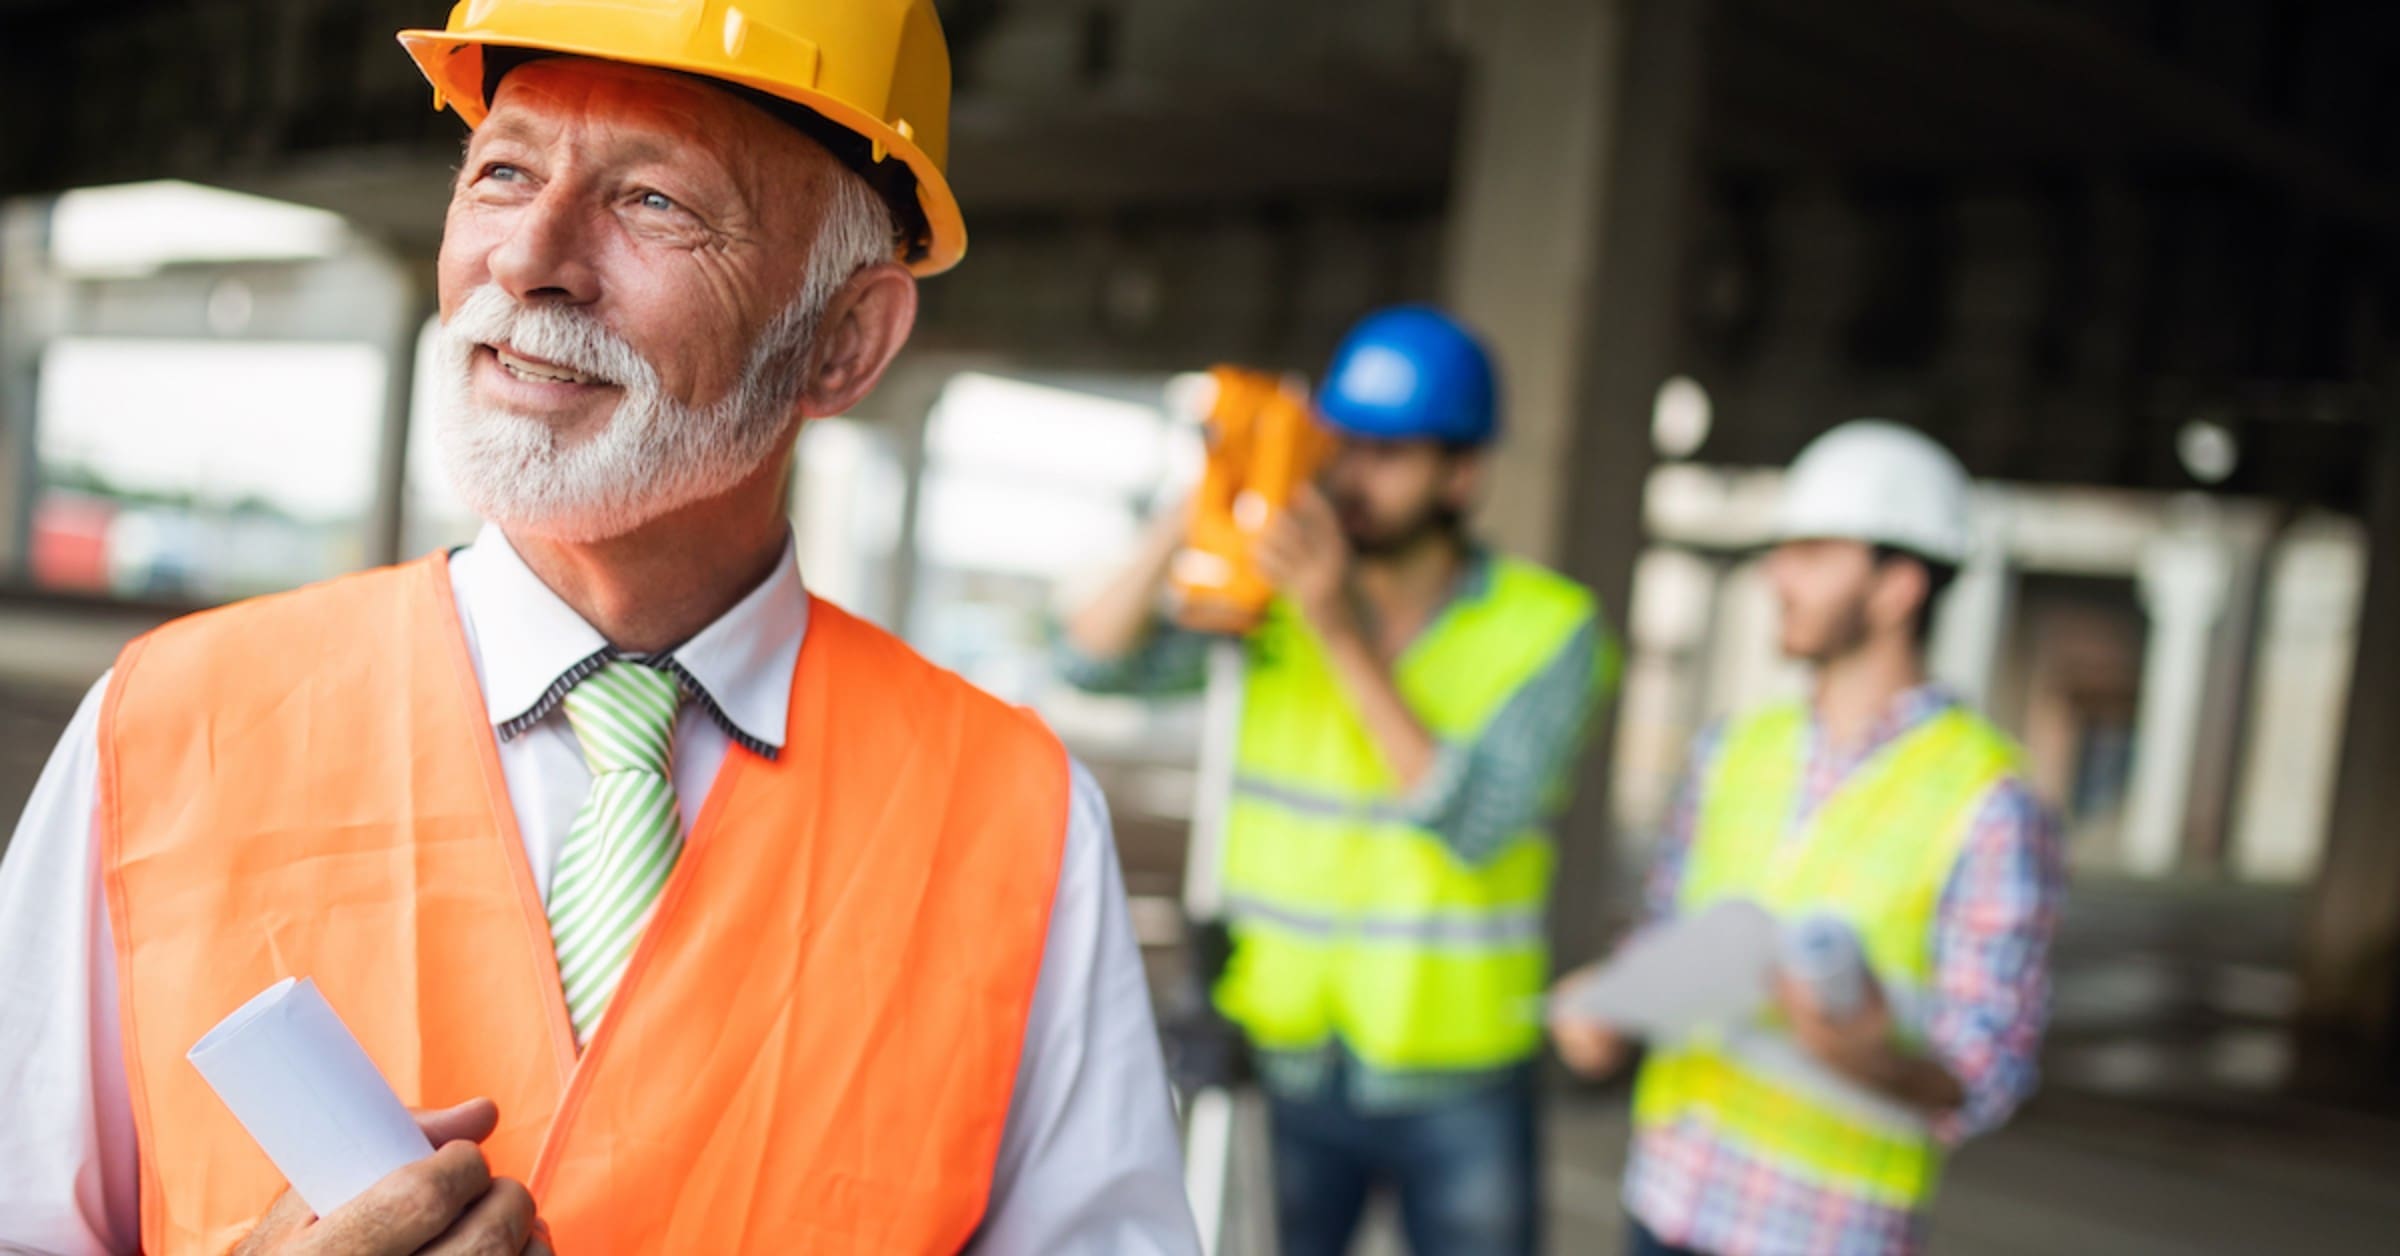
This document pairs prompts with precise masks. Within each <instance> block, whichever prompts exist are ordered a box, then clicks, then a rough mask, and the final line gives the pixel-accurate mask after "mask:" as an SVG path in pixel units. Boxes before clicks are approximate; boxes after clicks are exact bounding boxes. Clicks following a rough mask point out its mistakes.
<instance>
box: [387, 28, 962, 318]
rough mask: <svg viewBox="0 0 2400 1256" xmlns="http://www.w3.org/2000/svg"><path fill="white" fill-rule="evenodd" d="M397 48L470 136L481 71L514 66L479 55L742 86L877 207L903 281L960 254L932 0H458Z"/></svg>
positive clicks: (483, 78)
mask: <svg viewBox="0 0 2400 1256" xmlns="http://www.w3.org/2000/svg"><path fill="white" fill-rule="evenodd" d="M400 43H401V45H402V46H403V47H405V48H407V49H408V55H409V56H411V57H413V58H415V59H416V62H417V68H418V69H420V70H423V71H424V72H425V77H426V79H427V80H428V81H429V82H431V83H432V84H433V93H434V95H433V105H434V108H436V109H439V108H442V107H443V106H445V105H447V106H448V107H450V108H452V109H455V110H457V111H458V116H459V117H461V118H464V119H466V123H467V125H468V126H469V127H474V126H479V125H481V124H482V122H483V119H484V115H485V114H486V113H488V112H489V111H490V108H491V102H490V101H489V100H488V99H487V98H486V93H487V92H489V91H490V90H491V89H492V88H493V87H494V86H496V83H497V76H496V75H494V74H492V73H490V71H491V70H492V69H494V68H501V67H505V66H506V65H508V64H513V62H506V61H503V60H502V59H501V58H498V57H494V58H491V59H490V61H491V64H490V65H488V66H487V59H486V55H485V49H487V48H503V49H510V48H513V49H524V50H526V52H528V53H531V54H536V55H538V54H544V53H556V54H562V55H566V56H577V57H596V58H599V59H601V60H605V61H623V62H628V63H631V64H634V65H647V66H656V67H658V68H660V69H666V70H680V71H682V72H684V73H687V74H696V75H699V76H702V77H704V78H711V79H716V80H719V81H721V82H725V83H730V84H733V85H734V86H736V87H740V88H747V89H749V92H751V93H756V94H757V96H753V97H752V99H754V100H755V99H757V97H758V96H763V97H765V98H767V99H765V100H763V101H760V102H759V103H761V104H764V105H766V106H768V107H769V108H770V109H771V110H773V111H774V112H775V113H776V114H777V116H779V117H782V118H784V119H785V120H787V121H790V122H793V123H795V124H796V125H799V126H800V127H801V128H802V129H803V130H806V131H808V132H809V133H810V134H811V135H813V136H814V137H815V138H817V140H818V141H819V142H821V143H824V144H825V145H826V147H827V148H829V149H831V150H832V151H833V153H834V156H835V157H837V158H839V159H841V160H842V161H843V162H844V164H846V165H848V166H850V167H851V168H852V169H854V170H857V171H858V172H859V173H860V174H861V175H862V176H864V177H865V178H866V179H867V181H868V183H870V184H872V185H873V186H874V187H875V189H876V190H877V191H878V192H879V193H881V194H882V195H883V197H884V199H885V201H886V203H888V204H890V205H891V206H892V210H893V213H894V214H895V216H896V217H897V218H898V219H899V222H900V234H901V239H900V243H899V246H898V248H897V250H896V256H897V257H898V258H899V260H900V261H903V262H905V263H907V265H908V268H909V269H910V270H912V271H914V272H916V273H917V274H919V275H933V274H939V273H941V272H942V271H945V270H948V269H950V268H951V267H952V266H955V265H957V264H958V259H959V258H960V257H962V256H964V255H965V254H966V251H967V224H966V220H965V219H964V218H962V217H961V216H960V215H959V212H958V198H957V197H955V196H953V195H952V194H951V192H950V182H949V180H948V179H947V178H945V177H943V170H944V168H945V166H946V164H947V161H948V157H949V149H950V49H949V46H948V44H946V43H945V42H944V41H943V39H942V24H941V20H940V19H939V18H938V17H937V16H935V14H934V11H933V0H459V3H458V4H457V5H455V6H454V7H452V8H451V10H450V23H449V26H448V28H447V29H444V30H438V31H436V30H408V31H402V32H400ZM791 105H797V106H800V108H799V109H797V110H794V109H791V108H790V107H789V106H791ZM828 123H829V124H830V125H826V124H828Z"/></svg>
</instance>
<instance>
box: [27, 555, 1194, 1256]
mask: <svg viewBox="0 0 2400 1256" xmlns="http://www.w3.org/2000/svg"><path fill="white" fill-rule="evenodd" d="M450 571H451V575H450V579H451V586H452V588H453V590H454V591H455V592H456V593H457V596H458V607H459V618H460V619H461V621H462V622H463V625H464V627H465V629H466V636H467V643H468V647H469V649H468V653H469V654H470V656H471V657H472V658H473V659H474V661H475V671H476V676H477V679H479V680H480V681H481V682H482V686H483V693H484V697H485V701H486V704H487V707H488V712H487V713H488V714H489V716H490V717H491V720H492V723H493V725H494V726H495V728H499V727H500V726H502V725H508V724H510V722H511V721H513V720H517V719H518V718H519V717H521V716H524V715H526V714H527V713H528V712H532V711H536V710H539V709H541V708H542V705H543V703H544V699H545V698H546V697H548V696H549V695H550V691H551V686H552V684H553V682H555V681H556V680H557V679H558V678H559V677H560V676H561V675H562V674H563V673H565V672H567V671H568V670H569V669H570V668H572V667H573V666H574V665H575V664H577V663H579V662H582V661H583V660H585V659H587V658H589V657H590V656H591V655H593V654H594V653H596V652H599V651H602V650H605V649H606V648H607V642H606V641H605V640H603V639H602V638H601V636H600V634H599V633H598V632H596V631H594V630H593V628H592V627H591V625H589V624H587V623H585V622H584V621H583V619H582V618H581V617H580V616H578V615H577V614H576V613H575V612H574V611H573V610H572V609H571V608H569V607H568V606H567V605H566V603H564V602H562V601H560V600H559V598H558V597H557V595H556V594H554V593H552V592H551V591H550V589H549V588H548V587H547V586H545V585H544V584H543V583H542V582H541V581H540V580H539V579H538V578H536V577H535V576H534V574H533V572H532V571H531V570H529V569H528V568H527V567H526V566H525V564H524V562H523V560H521V559H520V558H519V557H518V556H517V554H516V552H515V550H513V549H512V548H510V546H509V544H508V542H507V540H506V538H504V537H502V536H501V535H500V533H499V531H498V530H497V529H493V528H487V529H485V530H484V533H483V535H482V536H480V537H479V538H477V540H476V542H475V544H474V545H473V546H471V547H469V548H467V549H465V550H462V551H460V552H459V553H458V554H457V555H456V556H455V557H454V558H453V560H452V562H451V568H450ZM808 606H809V599H808V594H807V593H806V591H805V590H804V589H803V588H802V586H801V582H800V572H799V568H798V567H797V565H796V564H795V563H794V561H793V559H792V553H791V548H790V545H789V543H788V542H787V544H786V546H785V552H784V559H783V561H782V563H781V564H779V565H778V566H777V567H776V569H775V573H774V574H773V575H772V576H770V577H769V578H768V579H767V581H766V582H765V583H764V584H762V585H760V586H759V587H758V588H757V589H755V590H753V591H752V592H751V593H750V595H749V596H748V597H746V598H744V599H743V600H742V601H741V603H740V604H739V605H737V606H735V607H734V608H733V609H732V610H730V611H728V612H726V614H725V615H724V616H723V617H722V618H720V619H718V620H717V621H716V622H715V623H713V624H711V625H709V626H708V627H707V628H705V629H703V630H702V631H701V632H700V634H699V635H697V636H695V637H693V638H692V639H691V640H690V641H689V642H688V643H686V644H685V645H683V646H681V647H679V648H677V649H675V650H674V651H672V652H671V657H672V658H673V660H674V662H675V663H676V664H677V665H678V666H679V667H680V668H681V669H682V670H683V671H684V672H685V673H686V674H687V676H688V678H689V680H690V681H691V682H693V683H695V684H696V685H697V686H698V688H699V689H700V691H701V692H702V693H704V694H706V695H707V701H706V702H703V701H699V700H693V701H687V702H686V703H685V704H684V707H683V709H682V712H681V713H680V714H679V715H678V717H677V719H676V725H675V740H674V776H675V789H676V794H677V797H678V800H679V801H680V803H681V805H682V809H683V815H684V823H685V826H686V827H687V828H688V827H689V826H690V825H691V822H692V820H693V819H694V818H695V817H696V816H697V815H698V813H699V809H700V805H701V802H702V800H703V799H705V798H706V797H707V796H708V791H709V787H710V785H711V784H712V783H713V782H714V781H715V779H716V775H717V769H718V767H719V766H720V765H722V764H723V763H724V761H725V755H726V753H727V751H728V750H729V749H730V748H731V747H732V746H733V745H734V742H735V739H736V737H739V738H741V739H743V740H745V741H747V742H751V743H754V744H760V745H764V746H766V747H780V745H781V743H782V741H783V737H784V729H785V714H786V706H787V704H788V702H789V699H790V696H791V682H792V670H793V667H794V665H795V663H796V661H797V658H798V655H799V647H800V642H801V639H802V638H803V637H804V636H805V635H806V633H807V629H808ZM107 686H108V681H107V679H106V678H105V677H103V678H102V680H101V681H100V683H99V684H98V685H96V686H94V687H93V689H92V691H91V693H90V694H89V695H88V696H87V697H86V698H85V699H84V702H83V706H82V708H81V709H80V710H78V711H77V712H76V714H75V719H74V722H73V723H71V724H70V725H69V726H68V728H67V732H66V735H65V737H64V738H63V739H62V740H61V741H60V744H59V747H58V750H57V752H56V753H55V754H54V755H53V756H52V758H51V760H50V764H49V766H48V768H47V769H45V770H44V772H43V773H42V777H41V780H40V783H39V784H37V785H36V786H35V787H34V791H33V796H32V798H31V799H30V801H28V803H27V804H26V808H25V815H24V818H23V820H22V821H21V822H20V823H19V825H18V827H17V832H16V837H15V839H14V841H12V842H11V843H10V845H9V848H8V853H7V858H6V860H5V861H0V1249H8V1250H32V1251H36V1252H57V1253H85V1252H131V1251H133V1250H135V1249H136V1248H137V1247H138V1246H139V1244H140V1233H141V1231H140V1216H139V1205H140V1199H139V1191H138V1187H137V1181H136V1170H135V1159H134V1156H135V1147H134V1129H133V1112H132V1105H131V1101H130V1100H129V1099H128V1097H127V1091H126V1080H125V1062H124V1055H123V1050H122V1046H121V1042H120V1038H119V1027H118V1022H117V994H116V951H115V949H114V945H113V943H112V942H111V940H110V938H109V932H108V929H109V925H108V916H107V909H106V906H105V904H104V902H103V898H102V894H101V886H100V868H99V843H98V841H97V840H96V839H95V836H94V832H93V815H94V800H95V791H94V785H95V779H96V774H97V773H96V770H97V767H98V762H99V749H98V730H99V710H100V701H101V697H102V695H103V694H104V693H105V691H106V689H107ZM712 705H713V707H714V709H713V710H712V709H711V706H712ZM551 706H552V708H554V707H555V703H554V702H553V703H551ZM720 720H722V721H723V722H722V723H720ZM500 767H501V772H502V774H503V775H504V776H505V777H506V778H507V781H508V794H509V801H510V803H511V805H512V807H513V809H514V810H515V812H516V817H517V828H518V831H519V832H520V833H522V834H523V835H524V841H525V857H526V859H527V861H528V862H529V863H530V864H531V866H532V869H533V877H534V881H535V883H536V884H537V885H540V886H542V887H543V890H544V893H545V894H547V892H548V886H549V883H550V872H551V869H552V867H553V865H554V864H555V863H556V862H557V857H558V850H559V846H560V844H561V842H563V841H564V839H565V837H566V833H567V828H568V825H569V824H570V823H571V822H572V821H573V819H574V816H575V812H576V809H577V807H578V806H580V805H581V803H582V801H583V795H584V791H585V788H586V786H588V785H589V783H590V781H591V773H590V769H589V768H587V767H586V766H585V764H584V760H583V754H582V751H581V749H580V748H579V747H578V745H577V743H576V740H575V734H574V732H573V730H571V729H570V728H569V727H568V725H567V721H566V718H565V716H564V714H563V713H562V712H560V711H557V710H555V709H549V710H547V711H546V712H544V713H543V714H542V716H541V718H539V719H537V720H535V721H533V722H532V723H531V724H530V725H529V726H526V727H524V728H522V731H518V732H516V734H515V735H514V736H508V737H505V738H504V739H503V740H502V741H501V743H500ZM1073 772H1074V782H1073V796H1072V802H1071V805H1070V807H1069V810H1068V815H1067V832H1066V846H1065V855H1064V862H1063V865H1062V866H1061V868H1060V870H1059V880H1058V889H1057V893H1056V898H1055V900H1054V902H1053V904H1052V910H1051V916H1050V932H1049V939H1048V942H1047V945H1046V949H1045V950H1044V952H1043V956H1042V970H1041V976H1040V979H1039V981H1038V983H1037V984H1036V986H1035V990H1034V997H1033V1004H1032V1009H1031V1013H1030V1015H1029V1017H1028V1019H1027V1023H1026V1027H1025V1048H1024V1053H1023V1056H1022V1058H1021V1060H1020V1063H1019V1065H1018V1070H1017V1081H1016V1089H1015V1092H1014V1094H1013V1096H1012V1098H1011V1102H1010V1107H1009V1113H1008V1122H1007V1125H1006V1127H1005V1129H1004V1131H1003V1132H1002V1135H1001V1140H1000V1152H999V1158H998V1162H997V1164H996V1166H995V1170H994V1173H993V1178H992V1192H991V1202H990V1206H989V1207H988V1209H987V1210H986V1212H985V1215H984V1220H983V1225H982V1228H981V1229H980V1230H979V1231H978V1232H977V1234H976V1237H975V1240H974V1241H973V1243H972V1244H970V1245H969V1248H968V1250H969V1251H970V1252H974V1253H977V1254H978V1256H1014V1254H1016V1253H1041V1254H1045V1256H1050V1254H1055V1256H1086V1254H1088V1256H1120V1254H1124V1256H1147V1254H1151V1253H1158V1254H1162V1256H1164V1254H1173V1256H1183V1254H1184V1253H1193V1252H1197V1250H1198V1242H1197V1239H1196V1237H1195V1235H1194V1233H1193V1229H1192V1222H1191V1216H1190V1212H1189V1210H1188V1209H1187V1207H1186V1205H1185V1203H1184V1195H1183V1177H1182V1167H1181V1165H1182V1161H1181V1156H1180V1153H1179V1151H1178V1148H1177V1141H1176V1131H1175V1123H1174V1117H1173V1112H1172V1109H1171V1102H1170V1099H1169V1096H1168V1089H1167V1080H1166V1074H1165V1069H1164V1066H1163V1064H1162V1062H1161V1060H1160V1056H1159V1049H1158V1038H1157V1033H1156V1030H1155V1028H1154V1026H1153V1023H1152V1020H1151V1012H1150V998H1149V992H1148V989H1147V987H1146V985H1145V983H1144V980H1143V975H1142V965H1141V958H1140V955H1139V954H1138V952H1137V951H1136V950H1135V947H1134V942H1133V933H1132V929H1131V927H1130V926H1129V924H1128V922H1127V918H1126V911H1125V890H1124V884H1123V881H1122V878H1121V877H1120V875H1119V873H1118V869H1117V859H1116V845H1115V842H1114V840H1113V838H1112V837H1111V834H1110V831H1109V822H1108V810H1107V805H1106V803H1105V802H1104V801H1103V799H1102V798H1101V795H1100V791H1099V789H1098V788H1097V787H1096V786H1095V785H1094V784H1093V783H1092V779H1091V777H1090V775H1089V774H1088V773H1086V772H1085V771H1084V769H1083V767H1082V765H1081V764H1075V765H1073Z"/></svg>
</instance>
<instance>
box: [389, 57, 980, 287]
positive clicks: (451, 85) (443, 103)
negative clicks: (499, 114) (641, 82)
mask: <svg viewBox="0 0 2400 1256" xmlns="http://www.w3.org/2000/svg"><path fill="white" fill-rule="evenodd" d="M399 39H400V46H401V47H403V48H405V49H407V50H408V55H409V58H410V59H411V60H413V61H415V62H416V63H417V69H418V70H419V71H420V72H421V73H423V74H424V76H425V81H426V82H428V83H431V84H432V85H433V93H434V100H433V105H434V108H436V109H442V108H448V109H450V110H452V111H454V112H455V113H457V114H458V116H459V118H460V120H462V121H464V122H465V123H466V124H467V127H468V129H469V130H472V129H474V128H476V127H479V126H482V125H483V120H484V118H485V117H486V116H488V115H489V114H490V112H491V103H490V102H489V101H487V100H485V99H484V96H483V90H484V83H483V56H482V51H483V49H485V48H487V47H491V48H523V49H527V50H530V51H537V52H547V53H554V54H557V55H559V56H568V57H585V58H588V59H590V60H593V61H615V62H619V63H621V64H625V65H638V66H646V67H648V68H651V69H657V70H671V71H674V72H676V73H681V74H691V75H695V76H697V77H703V78H710V79H717V80H719V81H722V82H727V83H735V84H739V85H740V86H742V87H745V88H748V89H749V90H751V91H754V92H759V93H761V94H763V95H767V96H772V97H775V98H776V99H779V100H787V101H790V102H792V103H793V104H796V105H800V106H802V107H804V108H807V109H811V110H814V111H816V112H817V113H819V114H821V115H823V116H824V117H825V118H826V119H828V120H829V121H832V122H833V123H835V124H836V125H838V126H841V127H843V128H845V129H847V130H850V131H852V132H855V133H856V134H858V135H860V136H863V137H865V138H866V139H868V140H869V141H871V142H873V143H874V144H876V145H877V146H879V147H881V148H882V149H883V150H884V151H885V152H886V153H888V154H889V155H890V157H893V158H898V159H899V160H900V161H902V162H904V163H906V164H907V166H908V168H909V171H910V173H912V174H914V175H915V176H916V181H917V202H918V207H919V209H920V210H921V211H922V212H923V213H924V215H925V225H926V231H927V235H928V237H929V238H928V240H927V243H926V249H925V255H924V256H923V257H920V258H918V259H916V260H915V261H913V262H908V263H906V265H907V266H908V269H909V271H910V273H912V274H915V275H916V276H918V277H919V278H925V277H929V276H933V275H938V274H940V273H942V272H943V271H946V270H948V269H950V268H951V267H953V266H956V265H958V263H959V261H960V259H962V258H964V257H965V256H966V253H967V224H966V217H965V215H964V214H962V213H961V212H960V210H959V207H958V198H957V196H956V195H955V194H953V193H952V192H951V190H950V180H949V178H948V177H947V176H946V175H945V174H944V173H943V171H942V167H941V164H940V163H939V162H936V161H935V160H934V159H933V157H932V156H931V155H930V154H928V153H926V152H925V150H923V149H921V148H919V147H917V145H916V143H915V141H914V140H912V139H911V138H910V137H908V136H906V135H903V134H901V133H900V132H899V131H896V130H894V129H892V128H891V127H889V126H887V125H885V124H884V122H883V120H882V119H880V118H877V117H874V116H872V115H870V114H868V113H866V112H865V111H863V110H860V109H857V108H855V107H853V106H851V105H848V104H845V103H844V102H842V101H841V100H839V99H836V98H835V97H833V96H830V95H827V94H825V93H822V92H817V91H811V90H809V89H807V88H801V87H794V86H792V85H791V84H789V83H779V82H776V81H774V80H772V79H766V78H759V77H753V76H748V75H738V74H728V73H725V72H723V71H721V70H718V69H714V68H711V69H708V70H705V71H703V70H695V69H692V68H690V67H687V66H684V65H682V64H679V63H677V62H676V61H675V60H674V59H672V58H667V57H660V58H656V59H652V58H645V57H632V56H627V55H625V54H624V53H623V52H620V51H613V50H607V49H601V48H597V47H591V46H584V45H578V44H576V43H575V42H574V41H572V40H561V39H535V38H528V37H520V36H510V35H486V34H473V33H461V32H453V31H443V30H404V31H401V32H400V34H399ZM469 53H472V54H473V55H467V54H469ZM887 160H888V158H887Z"/></svg>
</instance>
